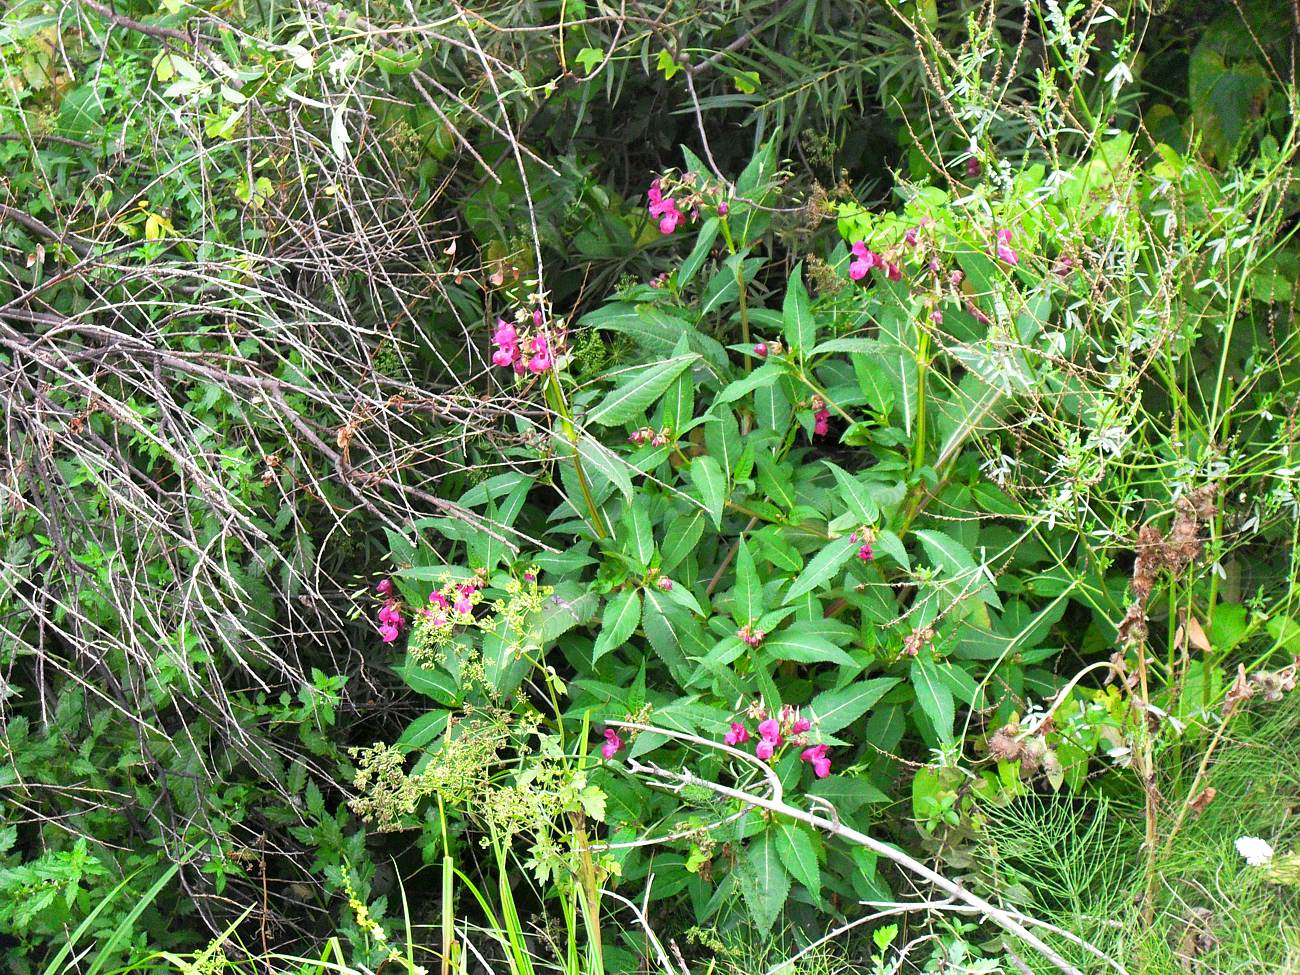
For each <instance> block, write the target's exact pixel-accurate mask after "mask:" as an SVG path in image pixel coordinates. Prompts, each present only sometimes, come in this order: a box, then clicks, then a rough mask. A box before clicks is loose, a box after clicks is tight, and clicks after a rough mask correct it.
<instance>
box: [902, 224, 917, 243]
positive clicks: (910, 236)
mask: <svg viewBox="0 0 1300 975" xmlns="http://www.w3.org/2000/svg"><path fill="white" fill-rule="evenodd" d="M903 240H904V242H905V243H906V244H907V246H908V247H915V246H916V243H917V240H916V228H915V227H909V228H907V233H905V234H903Z"/></svg>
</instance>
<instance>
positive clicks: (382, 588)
mask: <svg viewBox="0 0 1300 975" xmlns="http://www.w3.org/2000/svg"><path fill="white" fill-rule="evenodd" d="M375 592H377V593H379V595H381V596H391V595H392V594H393V580H392V579H381V580H380V581H379V585H377V586H375Z"/></svg>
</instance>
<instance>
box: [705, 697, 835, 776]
mask: <svg viewBox="0 0 1300 975" xmlns="http://www.w3.org/2000/svg"><path fill="white" fill-rule="evenodd" d="M747 715H748V717H750V718H751V719H754V720H757V722H758V724H757V726H756V729H755V730H756V731H757V735H758V741H757V742H756V743H755V745H754V756H755V757H756V758H758V759H760V760H762V761H764V762H768V761H771V760H772V758H773V757H775V755H776V753H777V751H778V750H779V749H781V748H783V747H784V746H785V745H787V744H790V745H795V746H806V747H803V750H802V751H801V752H800V753H799V760H800V761H802V762H807V763H808V764H809V765H811V766H812V768H813V774H815V775H816V776H817V778H819V779H824V778H826V776H828V775H830V774H831V760H830V759H829V758H827V757H826V752H827V750H828V749H827V746H826V745H809V744H808V741H807V734H808V732H809V731H811V730H812V722H811V721H809V720H808V719H807V718H804V717H801V716H800V714H799V712H798V711H797V710H796V709H794V708H792V707H790V705H788V704H787V705H785V706H783V707H782V708H781V711H780V713H779V714H777V715H776V717H771V716H769V715H768V714H767V710H766V708H764V707H762V706H761V705H759V706H757V707H754V708H750V709H749V711H748V712H747ZM751 737H753V736H752V735H751V734H750V731H749V729H748V728H747V727H745V725H744V723H742V722H740V721H733V722H731V727H730V728H729V729H728V730H727V733H726V734H724V735H723V736H722V740H723V742H724V743H725V744H727V745H730V746H731V747H732V748H735V747H736V746H737V745H743V744H745V742H747V741H749V740H750V738H751Z"/></svg>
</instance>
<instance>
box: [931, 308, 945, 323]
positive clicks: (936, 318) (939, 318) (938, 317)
mask: <svg viewBox="0 0 1300 975" xmlns="http://www.w3.org/2000/svg"><path fill="white" fill-rule="evenodd" d="M930 321H932V322H934V323H935V324H936V325H942V324H943V312H941V311H940V310H939V309H938V308H936V309H935V310H934V311H932V312H930Z"/></svg>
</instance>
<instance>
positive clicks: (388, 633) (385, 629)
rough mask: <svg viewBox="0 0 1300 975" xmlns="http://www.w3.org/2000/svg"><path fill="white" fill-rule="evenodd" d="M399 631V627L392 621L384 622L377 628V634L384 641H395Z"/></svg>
mask: <svg viewBox="0 0 1300 975" xmlns="http://www.w3.org/2000/svg"><path fill="white" fill-rule="evenodd" d="M401 633H402V631H401V629H400V628H399V627H398V626H396V625H395V624H393V623H385V624H384V625H383V626H381V627H380V628H379V635H380V637H382V638H383V641H384V642H385V643H396V642H397V638H398V637H399V636H401Z"/></svg>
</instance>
